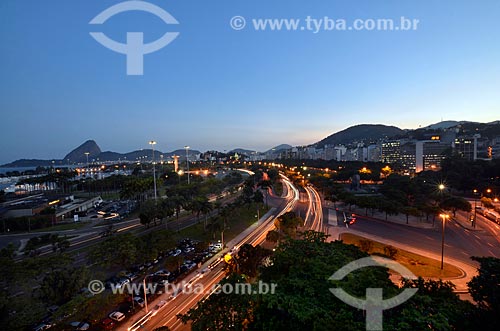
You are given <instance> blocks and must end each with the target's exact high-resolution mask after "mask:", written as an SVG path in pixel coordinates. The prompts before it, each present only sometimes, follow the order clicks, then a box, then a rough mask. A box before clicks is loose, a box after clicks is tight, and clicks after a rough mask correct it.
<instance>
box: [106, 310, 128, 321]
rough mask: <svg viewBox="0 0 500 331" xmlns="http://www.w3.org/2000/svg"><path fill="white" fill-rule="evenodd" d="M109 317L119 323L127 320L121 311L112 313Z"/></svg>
mask: <svg viewBox="0 0 500 331" xmlns="http://www.w3.org/2000/svg"><path fill="white" fill-rule="evenodd" d="M108 317H109V318H111V319H112V320H114V321H117V322H121V321H123V320H124V319H125V315H124V314H123V313H121V312H119V311H114V312H112V313H111V314H109V315H108Z"/></svg>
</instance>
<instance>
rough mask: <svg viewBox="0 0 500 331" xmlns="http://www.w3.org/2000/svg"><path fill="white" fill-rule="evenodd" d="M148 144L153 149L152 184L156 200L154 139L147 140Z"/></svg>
mask: <svg viewBox="0 0 500 331" xmlns="http://www.w3.org/2000/svg"><path fill="white" fill-rule="evenodd" d="M149 144H150V145H151V148H152V149H153V185H154V189H155V201H156V169H155V145H156V141H154V140H151V141H150V142H149Z"/></svg>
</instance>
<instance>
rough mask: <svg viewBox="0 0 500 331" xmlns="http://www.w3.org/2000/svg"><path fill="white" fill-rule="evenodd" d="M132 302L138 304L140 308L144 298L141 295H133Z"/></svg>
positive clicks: (142, 306) (143, 303)
mask: <svg viewBox="0 0 500 331" xmlns="http://www.w3.org/2000/svg"><path fill="white" fill-rule="evenodd" d="M134 302H135V303H136V304H137V305H139V306H140V307H141V308H144V306H145V305H146V303H145V302H144V299H143V298H141V297H134Z"/></svg>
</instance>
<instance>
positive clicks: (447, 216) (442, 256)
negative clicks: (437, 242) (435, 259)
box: [439, 213, 450, 270]
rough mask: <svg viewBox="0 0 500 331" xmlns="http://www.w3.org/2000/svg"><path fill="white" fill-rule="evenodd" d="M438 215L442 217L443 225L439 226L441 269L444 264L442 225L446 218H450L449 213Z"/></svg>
mask: <svg viewBox="0 0 500 331" xmlns="http://www.w3.org/2000/svg"><path fill="white" fill-rule="evenodd" d="M439 216H440V217H441V218H442V219H443V226H442V228H441V270H443V264H444V227H445V224H446V220H447V219H448V218H450V215H448V214H444V213H443V214H439Z"/></svg>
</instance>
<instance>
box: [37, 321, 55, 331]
mask: <svg viewBox="0 0 500 331" xmlns="http://www.w3.org/2000/svg"><path fill="white" fill-rule="evenodd" d="M51 327H52V324H50V323H42V324H40V325H37V326H36V327H35V328H34V329H33V331H43V330H48V329H50V328H51Z"/></svg>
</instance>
